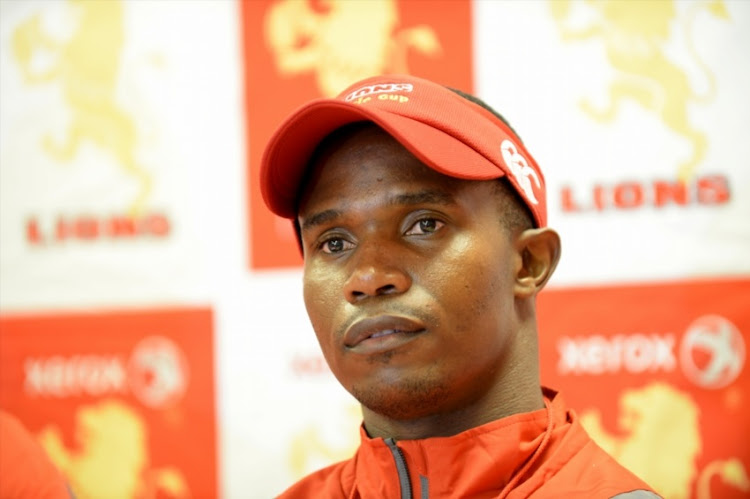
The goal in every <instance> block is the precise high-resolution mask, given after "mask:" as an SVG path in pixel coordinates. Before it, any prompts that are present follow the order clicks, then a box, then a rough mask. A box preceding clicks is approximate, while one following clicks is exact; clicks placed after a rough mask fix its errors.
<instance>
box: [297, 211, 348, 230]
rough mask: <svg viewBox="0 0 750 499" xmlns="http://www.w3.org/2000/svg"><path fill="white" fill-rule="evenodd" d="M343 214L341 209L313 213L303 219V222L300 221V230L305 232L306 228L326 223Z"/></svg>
mask: <svg viewBox="0 0 750 499" xmlns="http://www.w3.org/2000/svg"><path fill="white" fill-rule="evenodd" d="M341 215H342V213H341V211H340V210H324V211H320V212H318V213H313V214H312V215H310V216H309V217H306V218H305V219H304V220H302V223H300V231H303V232H304V231H306V230H310V229H312V228H313V227H315V226H317V225H322V224H324V223H327V222H330V221H331V220H335V219H336V218H338V217H340V216H341Z"/></svg>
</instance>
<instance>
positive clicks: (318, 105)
mask: <svg viewBox="0 0 750 499" xmlns="http://www.w3.org/2000/svg"><path fill="white" fill-rule="evenodd" d="M356 121H372V122H374V123H375V124H377V125H378V126H380V127H381V128H383V129H384V130H385V131H386V132H388V133H389V134H390V135H392V136H393V137H394V138H395V139H396V140H398V141H399V142H400V143H401V144H402V145H403V146H404V147H406V149H408V150H409V151H410V152H411V153H412V154H414V156H416V157H417V158H418V159H419V160H420V161H422V162H423V163H425V164H426V165H427V166H429V167H430V168H432V169H434V170H436V171H438V172H440V173H442V174H444V175H448V176H451V177H456V178H462V179H473V180H489V179H493V178H500V177H502V176H507V177H508V180H509V181H510V183H511V185H513V187H515V189H516V191H517V192H518V194H519V195H520V196H521V198H522V199H523V200H524V202H525V203H526V205H527V206H528V208H529V210H530V211H531V213H532V215H533V217H534V221H535V223H536V225H537V227H544V226H545V225H546V224H547V202H546V195H545V184H544V176H543V175H542V172H541V170H540V169H539V167H538V166H537V164H536V161H534V158H532V157H531V155H530V154H529V153H528V151H526V148H525V147H524V146H523V144H522V143H521V141H520V140H519V139H518V137H517V136H516V135H515V133H513V131H512V130H511V129H510V127H508V126H507V125H506V124H505V123H503V122H502V120H500V119H499V118H497V117H496V116H494V115H493V114H492V113H491V112H489V111H488V110H486V109H484V108H483V107H481V106H479V105H478V104H475V103H473V102H471V101H469V100H468V99H466V98H464V97H461V96H460V95H458V94H456V93H455V92H453V91H451V90H450V89H448V88H446V87H444V86H442V85H439V84H437V83H433V82H431V81H429V80H425V79H422V78H417V77H415V76H409V75H383V76H376V77H373V78H368V79H366V80H362V81H360V82H358V83H355V84H353V85H351V86H350V87H349V88H347V89H346V90H344V91H343V92H341V94H339V95H338V96H337V97H335V98H327V99H316V100H313V101H311V102H309V103H308V104H306V105H304V106H302V107H301V108H299V109H297V111H295V112H294V113H292V115H291V116H290V117H289V118H287V119H286V121H284V123H282V124H281V126H280V127H279V129H278V130H276V133H275V134H274V135H273V137H271V140H270V141H269V142H268V145H267V146H266V150H265V153H264V154H263V161H262V163H261V172H260V182H261V185H260V188H261V192H262V194H263V199H264V200H265V202H266V204H267V205H268V207H269V209H270V210H271V211H272V212H274V213H276V214H277V215H279V216H282V217H285V218H290V219H293V218H294V217H296V216H297V196H298V195H299V191H300V183H301V182H302V179H303V177H304V173H305V169H306V168H307V166H308V163H309V162H310V157H311V156H312V154H313V152H314V151H315V148H316V147H317V146H318V144H319V143H320V142H321V141H322V140H323V139H324V138H325V137H326V136H327V135H329V134H330V133H331V132H333V131H334V130H336V129H337V128H340V127H342V126H344V125H346V124H348V123H353V122H356Z"/></svg>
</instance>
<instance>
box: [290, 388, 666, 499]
mask: <svg viewBox="0 0 750 499" xmlns="http://www.w3.org/2000/svg"><path fill="white" fill-rule="evenodd" d="M545 403H546V406H547V408H546V409H541V410H538V411H534V412H529V413H524V414H516V415H513V416H509V417H507V418H503V419H500V420H497V421H493V422H491V423H487V424H485V425H482V426H479V427H476V428H472V429H470V430H467V431H464V432H462V433H459V434H458V435H454V436H452V437H434V438H427V439H424V440H404V441H399V442H395V441H393V439H382V438H370V437H368V436H367V434H366V433H365V431H364V429H362V430H361V435H362V443H361V445H360V447H359V449H358V450H357V452H356V453H355V454H354V456H353V457H352V458H351V459H349V460H347V461H343V462H340V463H337V464H334V465H332V466H329V467H327V468H324V469H322V470H320V471H317V472H315V473H313V474H311V475H309V476H307V477H306V478H304V479H302V480H301V481H299V482H298V483H296V484H295V485H293V486H292V487H291V488H290V489H288V490H287V491H286V492H284V493H283V494H281V496H280V497H281V498H283V499H298V498H345V499H355V498H363V499H369V498H373V499H376V498H377V499H383V498H394V499H399V498H401V499H411V498H415V499H416V498H421V499H426V498H431V499H433V498H477V499H478V498H490V497H492V498H499V497H507V498H525V497H533V498H547V497H549V498H551V497H555V498H558V497H565V498H568V497H581V498H584V497H585V498H610V497H615V496H617V495H618V494H623V493H628V492H631V494H625V495H623V496H620V497H622V498H628V497H630V498H650V497H658V496H657V495H656V494H654V493H653V492H652V491H651V488H650V487H649V486H648V485H646V484H645V483H644V482H643V481H641V480H640V479H638V478H637V477H636V476H635V475H633V474H632V473H631V472H629V471H628V470H626V469H625V468H623V467H622V466H620V465H619V464H617V462H615V460H614V459H613V458H612V457H610V456H609V455H608V454H607V453H605V452H604V451H603V450H602V449H601V448H600V447H599V446H597V445H596V444H595V443H594V441H593V440H591V438H590V437H589V436H588V434H587V433H586V432H585V431H584V429H583V428H582V427H581V425H580V423H579V422H578V420H577V417H576V415H575V413H574V412H573V411H572V410H569V409H567V408H566V406H565V404H564V402H563V400H562V397H560V396H559V395H557V394H555V393H554V392H552V391H545Z"/></svg>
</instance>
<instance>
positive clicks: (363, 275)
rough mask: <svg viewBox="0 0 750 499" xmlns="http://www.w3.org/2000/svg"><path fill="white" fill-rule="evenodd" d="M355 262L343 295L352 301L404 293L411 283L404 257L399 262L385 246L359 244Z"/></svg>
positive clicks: (353, 302)
mask: <svg viewBox="0 0 750 499" xmlns="http://www.w3.org/2000/svg"><path fill="white" fill-rule="evenodd" d="M352 263H353V268H352V271H351V274H350V275H349V278H348V279H347V281H346V284H345V285H344V294H345V296H346V299H347V301H348V302H349V303H351V304H355V303H358V302H360V301H362V300H363V299H365V298H368V297H373V296H380V295H388V294H400V293H404V292H406V291H407V290H408V289H409V287H410V286H411V277H409V274H408V273H407V272H406V271H405V269H404V266H403V259H402V261H399V257H398V256H397V255H396V254H394V252H393V251H389V250H388V248H387V246H385V245H375V244H369V245H367V246H364V245H362V246H360V247H359V248H357V254H356V255H355V256H354V261H353V262H352Z"/></svg>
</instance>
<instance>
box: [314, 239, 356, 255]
mask: <svg viewBox="0 0 750 499" xmlns="http://www.w3.org/2000/svg"><path fill="white" fill-rule="evenodd" d="M350 246H351V244H350V243H348V242H347V241H346V240H344V239H341V238H340V237H335V238H332V239H328V240H327V241H324V242H323V244H321V245H320V247H321V249H322V250H323V252H324V253H338V252H339V251H344V250H345V249H349V248H350Z"/></svg>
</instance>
